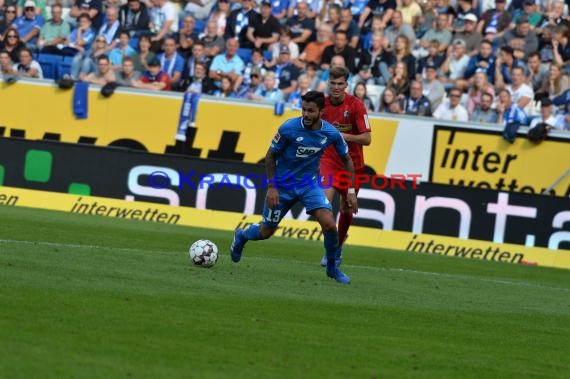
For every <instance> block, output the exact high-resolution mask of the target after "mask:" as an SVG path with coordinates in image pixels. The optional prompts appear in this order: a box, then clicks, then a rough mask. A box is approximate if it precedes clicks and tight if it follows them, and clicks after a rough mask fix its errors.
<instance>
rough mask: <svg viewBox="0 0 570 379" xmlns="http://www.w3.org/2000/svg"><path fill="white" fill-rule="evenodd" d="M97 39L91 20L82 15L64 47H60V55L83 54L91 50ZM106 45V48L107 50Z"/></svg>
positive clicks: (87, 16)
mask: <svg viewBox="0 0 570 379" xmlns="http://www.w3.org/2000/svg"><path fill="white" fill-rule="evenodd" d="M94 39H95V32H94V31H93V29H91V18H89V15H87V14H81V15H80V16H79V18H78V24H77V27H76V28H75V29H73V30H72V31H71V33H70V34H69V36H68V37H67V39H66V41H65V42H64V43H63V45H58V48H60V53H61V54H64V55H75V54H77V53H78V52H79V53H83V52H86V51H88V50H89V49H90V48H91V43H92V42H93V40H94ZM106 46H107V45H106V44H105V48H106Z"/></svg>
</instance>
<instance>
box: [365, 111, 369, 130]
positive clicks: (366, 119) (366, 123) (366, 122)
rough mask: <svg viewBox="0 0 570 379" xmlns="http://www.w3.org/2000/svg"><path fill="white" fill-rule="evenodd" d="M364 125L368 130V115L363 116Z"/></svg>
mask: <svg viewBox="0 0 570 379" xmlns="http://www.w3.org/2000/svg"><path fill="white" fill-rule="evenodd" d="M364 125H366V129H368V130H370V121H368V115H367V114H365V115H364Z"/></svg>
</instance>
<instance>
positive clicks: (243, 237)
mask: <svg viewBox="0 0 570 379" xmlns="http://www.w3.org/2000/svg"><path fill="white" fill-rule="evenodd" d="M291 204H292V199H291V197H290V196H289V194H287V192H285V191H280V192H279V204H278V205H277V206H275V207H274V208H273V209H269V208H268V207H267V204H265V206H264V207H263V214H262V217H263V219H262V221H261V222H260V223H258V224H252V225H250V226H249V227H248V228H247V229H245V230H243V229H241V228H238V229H237V230H236V231H235V233H234V239H233V241H232V246H231V247H230V256H231V258H232V261H234V262H239V261H240V259H241V255H242V253H243V248H244V247H245V244H246V243H247V241H259V240H265V239H268V238H270V237H271V236H272V235H273V234H274V233H275V231H276V230H277V226H278V225H279V223H280V222H281V220H282V219H283V217H284V216H285V214H286V213H287V212H288V211H289V209H290V208H291Z"/></svg>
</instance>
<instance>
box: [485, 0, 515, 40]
mask: <svg viewBox="0 0 570 379" xmlns="http://www.w3.org/2000/svg"><path fill="white" fill-rule="evenodd" d="M510 24H511V14H510V13H509V11H507V10H506V6H505V0H495V8H492V9H488V10H487V11H485V12H484V13H483V15H481V20H480V21H479V24H478V25H477V30H478V31H479V33H482V34H483V35H484V36H485V37H486V36H487V35H488V34H493V35H494V36H495V37H497V38H498V37H501V36H502V35H503V33H504V32H505V31H506V30H507V29H508V27H509V25H510Z"/></svg>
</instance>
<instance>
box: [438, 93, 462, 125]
mask: <svg viewBox="0 0 570 379" xmlns="http://www.w3.org/2000/svg"><path fill="white" fill-rule="evenodd" d="M460 100H461V90H460V89H459V88H453V89H452V90H451V91H450V92H449V101H446V102H444V103H442V104H440V106H439V107H437V109H436V110H435V112H433V117H434V118H437V119H439V120H447V121H464V122H466V121H469V114H468V113H467V109H465V107H464V106H463V105H461V104H459V101H460Z"/></svg>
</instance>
